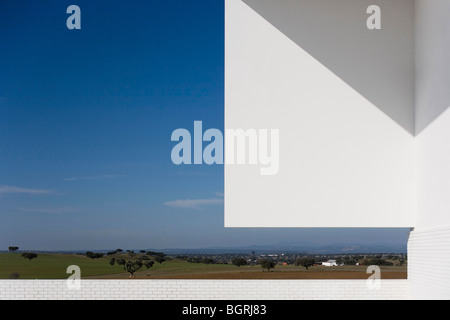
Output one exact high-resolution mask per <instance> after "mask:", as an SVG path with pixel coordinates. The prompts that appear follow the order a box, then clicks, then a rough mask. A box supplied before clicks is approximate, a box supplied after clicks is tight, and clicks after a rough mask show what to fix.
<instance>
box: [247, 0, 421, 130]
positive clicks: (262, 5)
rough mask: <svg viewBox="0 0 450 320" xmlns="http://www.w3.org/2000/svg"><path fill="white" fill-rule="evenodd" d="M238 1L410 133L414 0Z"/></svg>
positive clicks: (412, 124)
mask: <svg viewBox="0 0 450 320" xmlns="http://www.w3.org/2000/svg"><path fill="white" fill-rule="evenodd" d="M242 1H243V2H244V3H246V4H247V5H248V6H249V7H250V8H252V9H253V10H254V11H256V12H257V13H258V14H259V15H260V16H262V17H263V18H264V19H266V20H267V21H268V22H269V23H271V24H272V25H273V26H274V27H276V28H277V29H278V30H279V31H281V32H282V33H283V34H285V35H286V36H287V37H288V38H290V39H291V40H292V41H294V42H295V43H296V44H297V45H298V46H300V47H301V48H302V49H304V50H305V51H307V52H308V53H309V54H310V55H312V56H313V57H314V58H315V59H317V60H318V61H319V62H321V63H322V64H323V65H324V66H326V67H327V68H328V69H330V70H331V71H332V72H334V73H335V74H336V75H337V76H339V77H340V78H341V79H342V80H343V81H345V82H346V83H347V84H348V85H350V86H351V87H353V88H354V89H355V90H356V91H358V92H359V93H360V94H361V95H363V96H364V97H365V98H366V99H368V100H369V101H370V102H371V103H373V104H374V105H375V106H377V107H378V108H379V109H380V110H381V111H383V112H384V113H385V114H386V115H388V116H389V117H390V118H392V119H393V120H394V121H395V122H397V123H398V124H399V125H400V126H401V127H403V128H404V129H405V130H407V131H408V132H409V133H410V134H412V135H414V131H415V128H414V127H415V125H414V122H415V119H414V117H415V116H414V113H415V111H414V0H395V1H393V0H242ZM374 4H376V5H379V6H380V7H381V10H382V15H381V18H382V29H381V30H369V29H368V28H367V25H366V21H367V19H368V17H369V16H370V15H369V14H367V8H368V7H369V6H370V5H374Z"/></svg>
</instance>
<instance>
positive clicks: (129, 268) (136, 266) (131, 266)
mask: <svg viewBox="0 0 450 320" xmlns="http://www.w3.org/2000/svg"><path fill="white" fill-rule="evenodd" d="M113 260H114V261H113ZM116 263H117V264H118V265H119V266H122V267H123V269H124V270H125V271H126V272H128V273H129V274H130V278H131V277H134V274H135V273H136V272H138V271H139V270H141V269H142V267H143V266H145V267H146V268H147V270H148V269H150V268H151V267H153V264H154V262H153V261H148V262H146V263H145V264H144V263H143V262H142V261H141V260H136V261H133V260H129V261H126V260H124V259H118V260H117V261H116V260H115V259H112V260H111V261H110V262H109V264H110V265H111V266H113V265H114V264H116Z"/></svg>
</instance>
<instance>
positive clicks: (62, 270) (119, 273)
mask: <svg viewBox="0 0 450 320" xmlns="http://www.w3.org/2000/svg"><path fill="white" fill-rule="evenodd" d="M383 248H384V249H386V248H388V249H389V250H390V251H388V252H389V253H377V252H375V250H376V249H383ZM8 249H9V250H7V251H3V252H1V253H0V279H66V278H68V277H69V276H70V274H67V273H66V270H67V267H69V266H71V265H76V266H79V267H80V269H81V277H82V278H84V279H149V280H151V279H367V278H368V277H369V274H367V272H366V271H367V267H368V266H370V265H378V266H380V268H381V271H382V279H406V278H407V255H406V254H405V253H404V252H401V251H402V250H401V248H400V247H397V248H395V247H392V246H391V247H389V246H386V245H380V246H378V247H377V246H375V247H372V248H367V247H365V248H364V247H359V246H333V247H330V246H323V247H317V248H314V250H316V252H312V251H313V248H309V249H308V250H305V251H296V250H298V249H299V248H295V247H292V246H291V247H289V248H285V249H283V250H282V249H280V248H279V247H277V246H272V247H270V246H267V247H265V248H261V247H259V246H258V247H256V246H251V247H246V248H209V249H166V250H164V251H163V250H160V251H157V250H150V249H146V250H123V249H115V250H100V251H86V252H82V251H80V252H45V251H38V250H35V251H28V250H24V251H21V250H20V248H19V247H13V246H12V247H9V248H8ZM303 249H305V248H303ZM364 249H365V250H367V251H366V252H364V251H362V250H364ZM333 250H334V253H330V252H332V251H333ZM360 250H361V251H360ZM396 250H397V252H395V251H396ZM399 251H400V252H399ZM379 252H382V251H379ZM385 252H386V251H385Z"/></svg>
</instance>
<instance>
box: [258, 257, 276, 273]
mask: <svg viewBox="0 0 450 320" xmlns="http://www.w3.org/2000/svg"><path fill="white" fill-rule="evenodd" d="M259 264H260V265H261V268H263V270H265V269H267V271H268V272H270V269H274V268H275V262H273V261H269V260H261V261H260V262H259Z"/></svg>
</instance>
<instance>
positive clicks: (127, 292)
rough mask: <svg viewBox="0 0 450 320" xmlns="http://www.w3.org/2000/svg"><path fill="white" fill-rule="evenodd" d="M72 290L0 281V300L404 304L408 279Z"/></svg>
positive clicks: (96, 283)
mask: <svg viewBox="0 0 450 320" xmlns="http://www.w3.org/2000/svg"><path fill="white" fill-rule="evenodd" d="M81 288H82V289H81V291H69V290H68V289H67V287H66V282H65V281H64V280H48V281H45V280H0V300H8V299H44V300H45V299H52V300H58V299H80V300H83V299H92V300H95V299H139V300H143V299H144V300H145V299H148V300H160V299H164V300H172V299H176V300H230V301H231V300H319V299H327V300H328V299H330V300H334V299H336V300H359V299H365V300H368V299H370V300H372V299H373V300H404V299H409V298H410V295H409V292H410V287H409V281H408V280H382V283H381V288H380V290H378V291H370V290H368V289H367V283H366V280H298V281H296V280H290V281H283V280H281V281H278V280H249V281H246V280H239V281H235V280H230V281H217V280H211V281H207V280H205V281H197V280H189V281H188V280H136V281H134V280H110V281H108V280H83V282H82V287H81Z"/></svg>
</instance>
